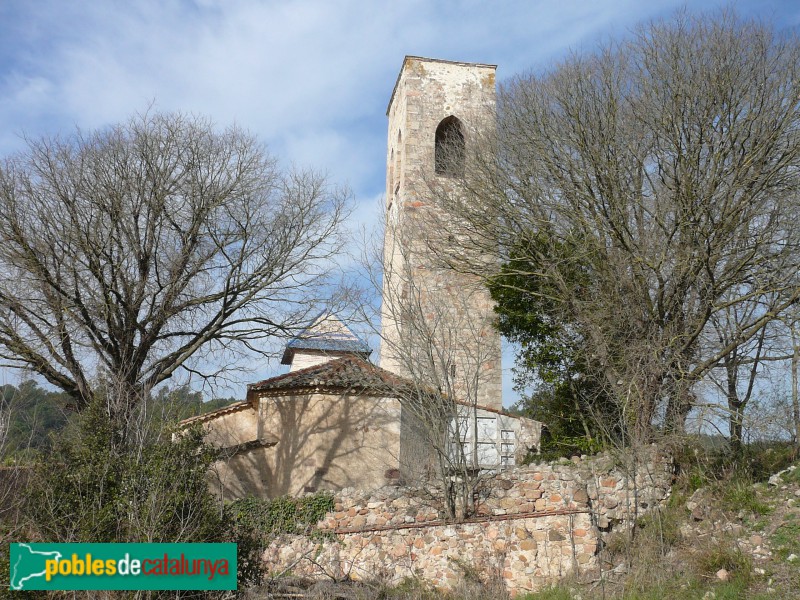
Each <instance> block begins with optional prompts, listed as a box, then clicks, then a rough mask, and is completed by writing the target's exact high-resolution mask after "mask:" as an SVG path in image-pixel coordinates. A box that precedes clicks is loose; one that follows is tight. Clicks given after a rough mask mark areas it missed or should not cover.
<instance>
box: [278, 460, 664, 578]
mask: <svg viewBox="0 0 800 600" xmlns="http://www.w3.org/2000/svg"><path fill="white" fill-rule="evenodd" d="M671 478H672V465H671V461H670V460H668V459H665V458H661V457H659V455H658V454H657V452H656V451H655V450H654V449H651V450H650V451H648V452H647V453H646V454H645V456H644V457H643V458H641V457H640V459H639V460H638V461H635V462H634V461H630V460H625V459H619V458H617V459H613V458H611V457H608V456H601V457H595V458H591V459H583V460H577V459H576V460H575V462H570V463H567V464H557V465H547V464H539V465H529V466H525V467H518V468H516V469H513V470H509V471H503V472H502V473H500V474H498V475H496V476H494V477H492V478H491V479H490V480H488V481H487V486H486V488H485V490H484V492H483V494H482V497H481V499H480V502H479V504H478V510H477V513H478V514H477V515H476V516H474V517H473V518H471V519H469V520H467V522H464V523H458V524H454V523H446V522H444V521H443V520H442V519H441V517H440V513H439V511H438V510H437V508H436V503H435V502H434V501H432V497H430V496H429V497H428V499H427V500H426V499H425V498H424V497H422V496H420V495H414V492H412V491H410V490H407V489H404V488H383V489H382V490H380V491H379V492H377V493H374V494H372V495H369V496H367V495H364V494H362V493H359V492H357V491H354V490H343V492H342V493H341V494H339V495H338V496H337V498H336V506H335V510H334V511H333V512H331V513H329V514H328V515H326V517H325V518H324V519H323V520H322V521H321V522H320V523H319V524H318V527H319V529H320V530H323V531H326V532H329V533H331V534H333V536H335V538H336V541H333V540H331V541H323V542H320V541H313V540H310V539H309V538H305V537H299V536H291V537H285V538H282V539H281V540H277V541H276V542H275V543H274V544H273V545H272V546H271V547H270V548H269V549H268V551H267V552H266V554H265V560H266V563H267V567H268V570H269V571H270V572H272V573H273V574H277V573H285V572H289V571H290V572H292V573H293V574H295V575H303V576H308V577H316V578H327V577H331V578H336V579H343V578H352V579H375V578H381V579H385V580H388V581H391V582H398V581H401V580H402V579H404V578H407V577H420V578H422V579H425V580H427V581H429V582H431V583H433V584H434V585H436V586H439V587H451V586H452V585H453V584H454V583H456V582H457V581H458V579H459V578H460V577H461V576H462V575H463V572H464V569H465V568H469V569H478V570H479V571H481V572H483V573H484V574H486V575H496V576H499V577H502V578H503V579H504V580H505V581H506V585H507V587H508V589H509V591H510V592H511V593H512V594H519V593H525V592H528V591H535V590H538V589H541V588H542V587H544V586H546V585H549V584H551V583H553V582H555V581H557V580H558V579H560V578H561V577H563V576H565V575H567V574H568V573H570V572H573V571H575V570H576V569H577V570H580V571H586V570H593V569H596V568H597V557H596V555H597V551H598V549H599V547H600V545H601V544H602V541H601V540H602V536H603V535H604V533H605V532H608V531H610V530H611V529H612V528H615V527H617V526H620V525H622V526H624V525H625V524H628V523H630V522H631V521H632V519H634V518H635V517H636V516H638V515H640V514H642V512H646V511H648V510H651V509H652V508H654V507H656V506H659V505H660V504H661V503H663V502H664V501H665V500H666V498H667V497H668V496H669V490H670V484H671ZM634 484H635V485H634Z"/></svg>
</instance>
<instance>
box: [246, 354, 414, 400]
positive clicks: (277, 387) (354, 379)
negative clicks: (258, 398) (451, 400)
mask: <svg viewBox="0 0 800 600" xmlns="http://www.w3.org/2000/svg"><path fill="white" fill-rule="evenodd" d="M409 385H411V384H410V383H409V382H407V381H405V380H404V379H402V378H401V377H398V376H397V375H395V374H393V373H390V372H389V371H387V370H385V369H381V368H380V367H376V366H375V365H373V364H372V363H370V362H367V361H366V360H364V359H363V358H360V357H358V356H355V355H350V356H344V357H342V358H339V359H336V360H331V361H328V362H326V363H322V364H319V365H312V366H310V367H307V368H305V369H300V370H299V371H293V372H291V373H286V374H285V375H279V376H277V377H272V378H270V379H265V380H264V381H260V382H258V383H252V384H250V385H249V386H247V389H248V392H266V391H275V392H277V391H297V390H309V389H320V388H323V389H336V390H352V391H353V392H354V393H368V392H369V393H381V394H392V393H397V392H400V391H402V389H405V388H407V387H408V386H409Z"/></svg>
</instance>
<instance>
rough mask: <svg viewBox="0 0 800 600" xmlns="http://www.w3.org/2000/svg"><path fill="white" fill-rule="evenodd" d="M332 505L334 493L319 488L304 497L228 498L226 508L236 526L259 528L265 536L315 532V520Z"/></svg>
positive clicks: (320, 518) (267, 537) (257, 529)
mask: <svg viewBox="0 0 800 600" xmlns="http://www.w3.org/2000/svg"><path fill="white" fill-rule="evenodd" d="M333 506H334V501H333V494H331V493H330V492H318V493H316V494H313V495H310V496H305V497H303V498H291V497H289V496H282V497H280V498H274V499H272V500H263V499H260V498H242V499H241V500H235V501H233V502H231V503H230V504H229V505H228V506H227V507H226V510H227V512H228V514H229V515H230V516H231V519H232V521H233V523H234V524H235V525H236V527H239V528H243V529H245V530H252V531H258V532H260V534H261V535H262V536H263V537H264V538H265V539H266V540H268V539H270V538H273V537H275V536H277V535H280V534H282V533H289V534H298V535H312V536H313V535H315V534H317V533H318V532H317V530H316V524H317V523H318V522H319V521H320V520H322V518H323V517H324V516H325V514H326V513H328V512H330V511H332V510H333Z"/></svg>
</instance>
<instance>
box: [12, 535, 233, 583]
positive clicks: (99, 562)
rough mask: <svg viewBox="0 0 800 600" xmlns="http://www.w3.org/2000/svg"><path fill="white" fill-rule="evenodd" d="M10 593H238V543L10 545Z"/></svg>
mask: <svg viewBox="0 0 800 600" xmlns="http://www.w3.org/2000/svg"><path fill="white" fill-rule="evenodd" d="M9 554H10V559H11V560H10V573H9V581H10V587H11V589H12V590H62V591H72V590H235V589H236V544H85V543H81V544H34V543H19V544H11V545H10V552H9Z"/></svg>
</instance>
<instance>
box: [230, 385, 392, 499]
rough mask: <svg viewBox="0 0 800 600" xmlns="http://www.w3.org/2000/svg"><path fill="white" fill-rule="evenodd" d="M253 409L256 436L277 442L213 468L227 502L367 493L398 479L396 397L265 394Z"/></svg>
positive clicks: (232, 458)
mask: <svg viewBox="0 0 800 600" xmlns="http://www.w3.org/2000/svg"><path fill="white" fill-rule="evenodd" d="M258 407H259V408H258V431H256V432H254V437H255V436H257V437H259V438H265V437H268V436H275V437H277V439H278V442H277V444H275V445H274V446H271V447H265V448H256V449H253V450H249V451H247V452H243V453H241V454H238V455H236V456H233V457H230V458H228V459H226V460H224V461H220V462H219V463H218V464H217V465H216V468H215V471H216V475H215V477H216V480H217V481H218V483H219V485H220V486H221V488H222V491H223V493H224V496H225V498H226V499H231V498H236V497H241V496H244V495H255V496H260V497H276V496H281V495H284V494H290V495H301V494H303V493H307V492H312V491H317V490H325V489H329V490H338V489H341V488H344V487H358V488H361V489H365V490H371V489H376V488H379V487H381V486H383V485H386V484H387V483H390V482H392V481H394V480H395V479H396V477H397V475H398V474H399V464H400V463H399V455H400V403H399V401H398V400H396V399H394V398H376V397H369V396H355V395H345V394H297V395H289V396H268V395H264V396H261V397H260V398H259V399H258ZM251 430H252V428H251Z"/></svg>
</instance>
